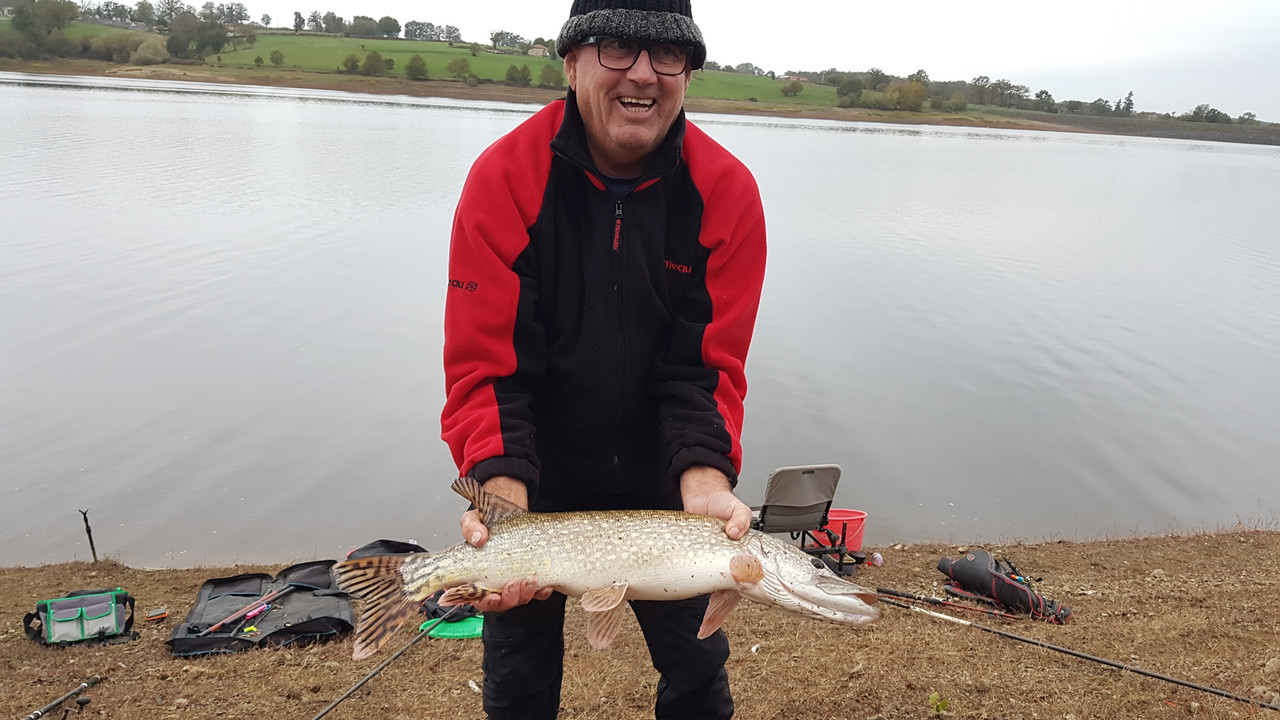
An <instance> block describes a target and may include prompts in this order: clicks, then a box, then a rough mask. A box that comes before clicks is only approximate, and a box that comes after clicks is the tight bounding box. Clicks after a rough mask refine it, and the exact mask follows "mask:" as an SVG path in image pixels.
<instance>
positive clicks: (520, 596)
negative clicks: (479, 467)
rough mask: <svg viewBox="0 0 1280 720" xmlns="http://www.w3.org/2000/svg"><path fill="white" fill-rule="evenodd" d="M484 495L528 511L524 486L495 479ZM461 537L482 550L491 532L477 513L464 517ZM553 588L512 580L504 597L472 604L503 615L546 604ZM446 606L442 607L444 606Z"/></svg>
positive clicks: (505, 587)
mask: <svg viewBox="0 0 1280 720" xmlns="http://www.w3.org/2000/svg"><path fill="white" fill-rule="evenodd" d="M484 491H485V492H487V493H492V494H494V495H498V496H500V497H503V498H506V499H507V500H510V501H511V502H513V503H515V504H516V505H519V506H520V507H522V508H528V507H529V491H528V489H527V488H526V487H525V485H524V483H522V482H520V481H519V480H516V479H515V478H509V477H502V476H499V477H493V478H490V479H488V480H486V481H485V483H484ZM459 524H460V525H461V526H462V537H463V538H464V539H465V540H466V541H467V544H468V545H471V546H473V547H481V546H483V545H484V544H485V543H486V542H488V541H489V528H488V527H487V526H486V525H485V524H484V518H483V517H481V516H480V512H479V511H478V510H468V511H466V512H464V513H462V520H461V521H460V523H459ZM551 592H552V588H549V587H548V588H539V587H538V584H537V583H536V582H534V581H533V580H529V579H525V580H512V581H511V582H509V583H507V584H506V585H503V586H502V592H501V593H492V594H490V595H486V596H484V597H483V598H480V599H479V600H477V601H476V602H474V603H472V605H475V607H476V609H477V610H479V611H480V612H482V613H486V612H502V611H503V610H510V609H511V608H513V607H516V606H519V605H524V604H525V603H527V602H529V601H530V600H534V599H537V600H546V599H547V598H549V597H551ZM442 604H443V603H442Z"/></svg>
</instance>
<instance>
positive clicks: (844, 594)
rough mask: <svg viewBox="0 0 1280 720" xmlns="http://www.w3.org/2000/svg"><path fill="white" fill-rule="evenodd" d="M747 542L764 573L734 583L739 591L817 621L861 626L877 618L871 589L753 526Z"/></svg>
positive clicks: (767, 603)
mask: <svg viewBox="0 0 1280 720" xmlns="http://www.w3.org/2000/svg"><path fill="white" fill-rule="evenodd" d="M746 547H747V550H748V551H749V552H750V553H751V554H752V555H754V556H755V557H756V558H758V559H759V560H760V565H761V567H762V568H763V570H764V578H763V579H761V580H760V581H759V582H756V583H739V584H738V592H739V593H740V594H741V595H742V596H744V597H746V598H748V599H750V600H754V601H755V602H758V603H761V604H764V605H774V606H776V607H779V608H782V609H783V610H787V611H789V612H794V613H798V614H800V615H806V616H808V617H812V618H816V619H818V620H828V621H831V622H837V623H843V624H849V625H863V624H866V623H869V622H874V621H875V620H878V619H880V610H879V609H878V608H875V607H873V606H872V605H871V603H872V602H875V597H876V594H875V592H873V591H871V590H868V589H867V588H864V587H862V586H861V585H857V584H855V583H851V582H849V581H848V580H845V579H844V578H842V577H840V576H839V575H836V574H835V573H833V572H831V570H829V569H828V568H827V567H826V565H825V564H823V563H822V562H821V561H818V562H815V561H814V557H813V556H812V555H809V554H808V553H806V552H804V551H803V550H800V549H799V548H797V547H795V546H794V545H789V544H787V543H785V542H783V541H781V540H779V539H777V538H775V537H772V536H770V535H765V534H764V533H759V532H754V531H753V532H752V537H751V538H750V539H749V540H748V542H747V544H746Z"/></svg>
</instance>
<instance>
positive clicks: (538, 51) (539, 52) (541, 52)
mask: <svg viewBox="0 0 1280 720" xmlns="http://www.w3.org/2000/svg"><path fill="white" fill-rule="evenodd" d="M528 54H530V55H532V56H534V57H547V55H548V52H547V46H546V45H534V46H533V47H531V48H529V53H528Z"/></svg>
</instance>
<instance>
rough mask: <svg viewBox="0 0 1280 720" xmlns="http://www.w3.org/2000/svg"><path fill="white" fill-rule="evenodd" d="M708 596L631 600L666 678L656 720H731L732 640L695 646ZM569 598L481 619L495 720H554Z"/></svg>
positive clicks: (487, 704) (718, 636)
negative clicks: (728, 667) (729, 665)
mask: <svg viewBox="0 0 1280 720" xmlns="http://www.w3.org/2000/svg"><path fill="white" fill-rule="evenodd" d="M707 599H708V596H706V595H703V596H700V597H696V598H691V599H689V600H677V601H663V602H651V601H644V600H633V601H631V609H632V611H633V612H635V614H636V619H637V620H639V621H640V629H641V630H643V631H644V637H645V642H646V643H647V644H648V645H649V656H650V657H651V658H652V660H653V667H654V669H656V670H657V671H658V673H659V674H660V675H661V678H660V679H659V680H658V698H657V703H656V706H655V708H654V716H655V717H656V718H657V720H682V719H684V718H688V719H689V720H694V719H695V718H696V719H697V720H728V718H731V717H733V697H732V696H731V695H730V694H729V675H728V673H727V672H726V671H725V669H724V664H725V662H726V661H727V660H728V659H729V640H728V638H726V637H725V634H724V631H723V630H717V631H716V633H715V634H714V635H712V636H711V637H709V638H707V639H705V640H699V639H698V627H699V626H701V624H702V615H703V613H704V612H705V611H706V609H707ZM564 608H565V596H564V595H561V594H560V593H553V594H552V595H551V597H550V598H548V599H546V600H534V601H533V602H531V603H529V604H528V605H522V606H520V607H517V608H513V609H512V610H509V611H507V612H502V613H489V614H488V615H486V616H485V618H484V665H483V667H484V709H485V712H486V713H488V715H489V718H490V719H491V720H499V719H501V720H509V719H510V720H515V719H516V718H519V719H520V720H554V718H555V717H556V716H557V715H558V714H559V712H560V683H561V680H563V678H564Z"/></svg>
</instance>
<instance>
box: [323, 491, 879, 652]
mask: <svg viewBox="0 0 1280 720" xmlns="http://www.w3.org/2000/svg"><path fill="white" fill-rule="evenodd" d="M453 487H454V490H455V491H456V492H458V494H460V495H462V496H463V497H465V498H466V499H468V500H470V501H471V502H472V503H473V504H474V505H475V506H476V509H477V510H479V511H480V512H481V514H482V515H483V517H484V520H485V525H486V526H488V528H489V539H488V541H487V542H486V543H485V544H484V545H483V546H482V547H479V548H476V547H472V546H471V545H467V544H459V545H455V546H453V547H451V548H448V549H446V550H443V551H441V552H440V553H437V554H433V555H428V554H425V553H422V554H411V555H384V556H374V557H367V558H359V559H354V560H345V561H343V562H340V563H337V564H336V565H334V567H333V572H334V575H335V576H336V577H337V580H338V585H339V586H340V587H341V588H342V589H343V590H345V591H346V592H348V593H350V594H351V595H352V596H353V597H355V598H358V599H361V600H363V601H364V603H363V606H362V609H361V612H360V617H359V619H358V621H357V626H356V643H355V650H354V652H353V657H355V658H356V659H361V658H364V657H368V656H369V655H372V654H373V653H375V652H377V650H378V648H380V647H382V646H383V645H384V644H386V642H387V641H388V640H390V639H391V637H392V636H393V634H394V633H395V632H396V631H397V630H398V629H399V628H400V627H401V626H403V625H405V624H407V623H409V622H410V621H412V620H414V619H415V618H418V617H420V615H419V613H418V609H419V607H420V606H421V604H422V601H423V600H425V599H427V598H428V597H430V596H431V595H432V594H434V593H435V592H437V591H439V590H442V589H447V592H446V594H445V596H444V598H443V599H442V601H441V602H442V603H443V602H474V601H476V600H477V599H479V598H482V597H484V596H485V595H486V594H488V593H492V592H500V591H501V589H502V587H503V586H504V585H505V584H506V583H508V582H510V581H513V580H523V579H526V578H528V579H532V580H533V581H534V582H536V583H537V584H538V585H539V586H541V587H551V588H554V589H555V590H557V591H559V592H561V593H564V594H565V595H569V596H572V597H577V598H581V600H582V608H583V610H585V611H586V612H587V639H588V641H589V642H590V644H591V646H592V647H595V648H604V647H607V646H608V645H609V643H610V642H611V641H612V639H613V636H614V635H615V634H616V633H617V632H618V629H619V628H620V627H621V625H622V623H621V622H619V615H618V614H619V613H621V612H623V610H624V608H626V603H625V602H624V600H680V599H684V598H690V597H694V596H697V595H704V594H710V596H711V597H710V600H709V601H708V604H707V611H706V614H705V615H704V617H703V620H702V627H700V628H699V629H698V638H705V637H708V636H709V635H710V634H711V633H713V632H715V631H716V630H717V629H718V628H719V627H720V625H721V624H722V623H723V622H724V620H725V618H726V617H727V616H728V615H729V613H730V612H732V610H733V608H734V606H735V605H736V604H737V603H738V600H739V599H740V598H744V597H745V598H747V599H749V600H752V601H755V602H758V603H762V604H765V605H772V606H774V607H778V608H781V609H782V610H785V611H787V612H792V613H797V614H800V615H805V616H807V617H811V618H815V619H818V620H826V621H831V622H837V623H844V624H849V625H862V624H865V623H869V622H873V621H875V620H876V619H878V618H879V617H880V611H879V610H877V609H876V608H874V607H872V606H871V604H870V603H873V602H875V593H873V592H872V591H870V590H868V589H866V588H864V587H861V586H859V585H855V584H854V583H851V582H849V581H848V580H846V579H844V578H841V577H839V576H837V575H836V574H835V573H833V572H831V571H830V570H829V569H827V567H826V566H825V565H823V564H822V563H821V562H816V561H815V560H814V558H813V557H812V556H810V555H808V554H806V553H805V552H804V551H802V550H800V549H799V548H797V547H795V546H794V545H790V544H788V543H785V542H783V541H782V540H779V539H778V538H776V537H773V536H772V535H766V534H764V533H761V532H758V531H756V530H751V531H749V532H748V533H747V534H746V535H745V536H743V537H742V538H740V539H738V540H732V539H730V538H729V537H728V536H727V535H726V534H725V532H724V521H723V520H719V519H716V518H711V517H707V516H703V515H694V514H690V513H685V512H680V511H675V510H601V511H587V512H563V513H531V512H528V511H526V510H524V509H522V508H519V507H517V506H516V505H514V504H512V503H510V502H509V501H507V500H504V499H502V498H500V497H497V496H494V495H490V494H489V493H486V492H485V491H484V489H483V488H481V487H480V485H479V483H477V482H476V481H475V480H474V479H472V478H459V479H458V480H457V481H455V482H454V486H453Z"/></svg>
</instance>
